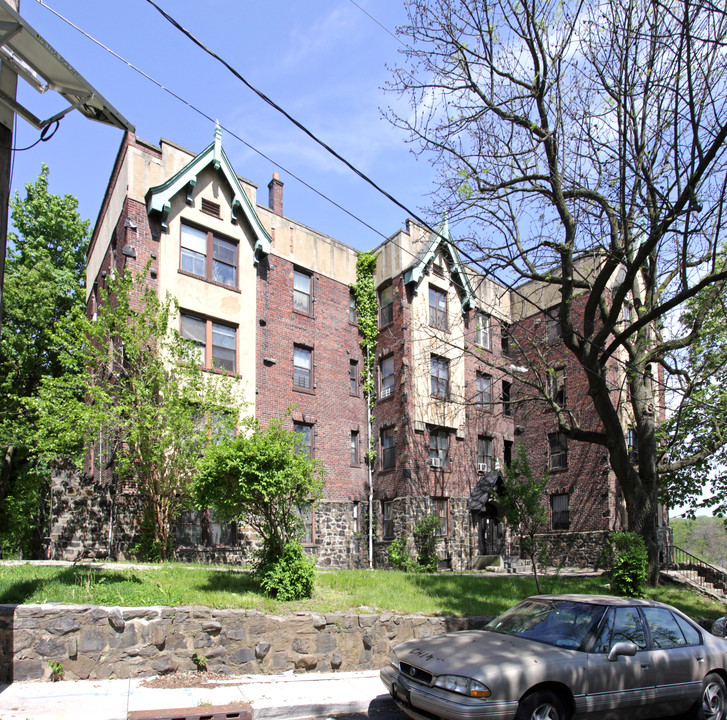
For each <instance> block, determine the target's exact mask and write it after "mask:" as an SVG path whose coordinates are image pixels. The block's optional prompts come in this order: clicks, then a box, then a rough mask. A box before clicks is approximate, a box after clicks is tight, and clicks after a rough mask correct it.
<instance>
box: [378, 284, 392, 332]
mask: <svg viewBox="0 0 727 720" xmlns="http://www.w3.org/2000/svg"><path fill="white" fill-rule="evenodd" d="M379 307H380V308H381V309H380V310H379V327H384V325H388V324H389V323H392V322H393V321H394V290H393V288H392V286H391V285H387V286H386V287H385V288H382V289H381V290H379Z"/></svg>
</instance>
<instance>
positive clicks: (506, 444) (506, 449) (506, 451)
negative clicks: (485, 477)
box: [502, 440, 512, 468]
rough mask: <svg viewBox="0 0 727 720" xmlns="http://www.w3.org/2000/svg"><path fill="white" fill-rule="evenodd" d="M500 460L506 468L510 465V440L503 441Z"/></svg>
mask: <svg viewBox="0 0 727 720" xmlns="http://www.w3.org/2000/svg"><path fill="white" fill-rule="evenodd" d="M502 460H503V462H504V463H505V467H506V468H509V467H510V465H512V440H504V441H503V446H502Z"/></svg>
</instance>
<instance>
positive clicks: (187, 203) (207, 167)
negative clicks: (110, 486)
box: [54, 129, 627, 569]
mask: <svg viewBox="0 0 727 720" xmlns="http://www.w3.org/2000/svg"><path fill="white" fill-rule="evenodd" d="M268 190H269V195H268V204H267V205H264V204H260V203H258V202H257V198H256V195H257V186H256V185H255V184H254V183H252V182H251V181H249V180H245V179H244V178H242V177H240V176H238V175H237V174H236V172H235V171H234V170H233V168H232V166H231V165H230V162H229V159H228V158H227V155H226V154H225V152H224V150H223V148H222V144H221V137H220V132H219V129H218V130H217V131H216V133H215V138H214V141H213V142H212V143H211V144H210V145H209V146H208V147H207V148H206V149H205V150H203V151H202V152H201V153H199V154H197V155H195V154H194V153H192V152H189V151H187V150H185V149H183V148H180V147H178V146H177V145H174V144H173V143H171V142H169V141H166V140H162V141H161V142H160V144H159V145H153V144H149V143H147V142H144V141H143V140H140V139H139V138H137V137H135V136H134V135H133V134H130V133H129V134H127V135H126V137H125V138H124V140H123V142H122V144H121V148H120V150H119V153H118V156H117V158H116V162H115V164H114V168H113V172H112V175H111V179H110V182H109V186H108V188H107V191H106V195H105V198H104V201H103V204H102V207H101V210H100V214H99V218H98V222H97V224H96V229H95V231H94V235H93V238H92V242H91V247H90V249H89V254H88V265H87V300H88V307H89V312H94V311H95V309H96V303H97V301H98V288H99V286H101V285H102V284H103V283H104V279H105V277H106V276H107V274H108V273H109V272H110V271H111V269H113V268H115V269H116V270H117V271H121V270H123V269H124V268H130V269H132V270H133V271H134V272H137V271H139V270H142V269H144V268H145V267H147V263H149V262H150V265H149V269H148V273H149V277H148V281H149V282H150V283H151V284H152V285H153V286H154V287H156V288H157V290H158V292H159V293H160V294H163V293H166V292H169V293H171V295H173V296H174V297H176V298H177V299H178V301H179V304H180V308H181V311H180V315H179V318H178V322H179V329H180V331H181V333H182V335H183V336H186V337H188V338H191V339H193V340H196V341H197V342H198V343H200V345H201V346H202V347H203V348H204V358H205V364H206V365H207V366H210V367H211V366H212V364H215V365H216V366H218V367H219V366H222V367H224V368H227V369H228V370H230V371H233V372H236V373H238V374H239V375H240V378H241V380H240V383H239V398H238V399H239V401H243V402H245V403H246V404H247V412H249V413H254V414H255V415H256V416H257V417H258V418H260V419H261V420H262V421H263V422H264V421H266V420H268V419H269V418H271V417H273V416H276V415H281V414H283V413H285V411H286V409H287V408H289V407H291V406H294V410H293V413H292V415H291V417H290V418H289V422H290V424H291V427H293V428H294V429H295V430H296V431H298V432H300V433H302V434H303V436H304V437H305V439H306V443H308V444H309V446H310V448H311V452H312V453H313V454H314V455H315V457H316V458H318V459H320V460H321V461H322V462H323V463H324V464H325V466H326V468H327V471H328V480H327V485H326V490H325V497H324V499H323V500H322V501H321V502H320V503H319V504H318V505H317V506H316V507H315V508H310V509H305V510H304V513H305V520H306V536H305V538H304V542H305V544H306V546H307V547H308V549H309V551H310V552H311V553H312V555H313V556H314V557H315V558H316V560H317V562H318V564H319V565H321V566H326V565H328V566H335V567H365V566H368V562H369V541H368V526H367V523H366V518H367V516H368V513H367V509H368V502H369V493H370V491H371V494H372V497H373V503H372V508H373V520H374V523H373V524H374V538H373V555H374V562H375V564H377V565H382V564H385V563H386V548H387V546H388V544H389V542H390V541H391V540H392V539H394V538H395V537H398V536H402V535H403V536H410V535H411V531H412V529H413V526H414V524H415V523H416V521H417V519H418V518H420V517H421V516H422V515H423V514H425V513H435V514H436V515H438V516H439V517H440V518H441V520H442V533H441V538H440V541H439V548H438V551H439V556H440V558H441V561H442V565H443V566H446V567H451V568H453V569H468V568H472V567H475V566H477V565H478V564H482V563H483V562H488V560H485V558H490V559H491V558H498V557H503V556H508V555H511V554H513V553H515V554H516V553H517V547H516V540H517V538H516V537H515V536H514V535H513V533H512V532H511V531H509V530H508V528H507V527H506V524H505V522H504V520H505V519H504V518H503V517H502V516H501V512H500V510H499V508H498V505H497V501H496V496H495V494H494V493H493V484H494V482H495V480H496V477H497V475H496V473H494V472H492V471H496V470H497V469H499V468H501V467H502V466H503V465H506V464H508V463H509V460H510V458H511V457H512V456H513V453H514V452H515V448H516V445H517V444H518V443H519V442H520V441H522V442H524V443H525V445H526V447H527V450H528V453H529V457H530V459H531V464H532V465H533V468H534V470H535V471H536V472H542V471H544V470H545V469H546V468H550V469H551V478H550V481H549V485H548V488H547V494H548V502H549V504H550V508H551V520H550V526H549V527H548V528H544V529H543V530H544V535H545V536H547V537H548V538H549V539H550V541H551V542H552V544H553V548H554V551H555V552H557V553H558V554H559V556H560V557H561V558H566V557H567V560H568V561H569V562H573V563H582V564H587V563H591V562H594V560H595V558H596V557H597V555H598V552H599V551H600V547H601V545H602V542H603V538H604V535H605V533H607V532H609V531H612V530H614V529H619V528H620V527H621V523H622V518H623V502H622V499H621V498H620V496H619V493H618V490H617V484H616V481H615V478H614V476H613V473H612V471H611V470H610V468H609V467H608V463H607V460H606V459H605V458H604V453H603V451H602V450H601V449H600V448H597V447H591V446H586V445H579V444H574V443H571V444H570V445H568V443H567V441H566V440H565V438H562V437H561V436H559V435H558V433H557V432H556V430H555V420H554V418H553V416H552V412H550V411H549V410H548V409H547V408H545V407H544V406H543V405H542V404H540V405H538V404H537V403H521V402H519V400H518V399H519V398H520V399H522V398H523V397H524V395H523V390H522V388H521V387H520V385H519V380H518V372H519V371H520V370H521V368H519V364H521V359H522V358H519V356H518V352H522V351H523V350H524V348H525V347H526V346H527V343H525V342H522V341H519V340H518V338H528V339H529V340H532V338H534V337H537V338H540V339H542V343H541V344H542V345H543V347H545V348H546V349H547V352H548V353H550V354H551V356H552V357H551V358H550V360H549V361H548V363H549V370H550V371H551V372H548V373H547V378H549V379H548V382H552V383H553V387H554V389H555V390H558V389H559V388H560V389H561V390H562V392H563V393H567V397H568V403H569V407H572V408H573V410H574V411H575V412H578V413H580V414H583V415H584V417H585V416H592V410H590V408H589V406H588V399H587V397H586V396H585V395H584V392H583V388H584V383H583V382H582V378H581V376H580V373H581V371H580V369H579V368H577V367H574V366H572V364H570V363H569V359H568V357H567V356H566V353H565V352H564V351H563V348H562V347H561V346H560V345H559V343H558V338H557V337H553V336H552V333H553V332H554V331H553V329H552V327H551V325H550V323H549V322H548V319H547V315H546V316H544V315H543V312H542V310H541V309H540V308H543V307H547V298H546V299H543V298H541V297H539V296H538V293H541V292H542V288H527V287H525V288H521V289H520V292H519V293H518V294H517V296H515V295H513V294H512V293H511V292H510V291H509V290H508V289H506V288H504V287H502V286H500V285H498V284H497V283H495V282H493V281H492V280H491V279H489V278H486V277H484V276H483V275H481V274H478V273H476V272H474V271H473V270H472V269H471V268H469V267H468V266H465V265H464V264H463V263H462V261H461V259H460V257H459V254H458V252H457V249H456V246H455V245H454V243H453V242H452V241H451V237H450V236H449V231H448V228H447V224H446V221H445V223H444V224H443V226H442V228H441V229H440V232H439V234H432V233H430V232H429V231H427V230H425V229H424V228H422V227H420V226H419V225H417V224H416V223H414V222H411V221H409V222H407V226H406V228H405V229H402V230H400V231H398V232H397V233H395V234H394V235H393V236H391V237H390V238H389V239H388V240H386V241H385V242H384V243H383V244H382V245H380V246H379V247H378V248H376V252H377V254H378V261H377V268H376V275H375V283H376V287H377V292H378V296H379V306H380V312H379V326H380V334H379V340H378V348H377V356H376V363H377V400H376V405H375V408H374V412H373V427H372V436H373V438H374V440H375V445H376V447H377V459H376V466H375V467H374V468H372V487H371V488H370V487H369V479H368V478H369V473H368V468H367V465H366V462H365V459H364V450H365V448H366V446H367V442H368V433H369V426H368V421H367V408H366V402H365V399H364V397H363V393H362V386H361V377H360V373H361V369H362V367H363V357H362V352H361V348H360V346H359V333H358V327H357V325H356V314H355V304H354V302H353V296H352V293H351V290H350V287H351V285H352V284H353V283H354V282H355V281H356V276H355V272H356V259H357V251H356V250H354V249H353V248H351V247H349V246H347V245H345V244H343V243H341V242H339V241H337V240H335V239H333V238H330V237H327V236H325V235H322V234H320V233H318V232H316V231H315V230H312V229H311V228H308V227H306V226H304V225H302V224H300V223H297V222H295V221H294V220H291V219H289V218H287V217H286V216H284V215H283V183H282V182H281V181H280V180H279V179H278V177H277V175H274V176H273V179H272V180H271V182H270V184H269V185H268ZM536 296H537V297H536ZM527 297H531V298H532V304H531V303H529V302H528V301H527V300H526V299H524V298H527ZM544 303H546V304H544ZM515 346H517V350H516V348H515ZM614 388H615V389H614V392H618V378H615V379H614ZM625 422H627V421H626V420H625ZM95 472H96V477H95V478H94V477H90V478H89V477H88V476H85V479H84V477H80V479H79V480H78V482H80V483H84V482H86V483H93V482H97V481H98V480H99V477H98V474H99V472H100V470H99V469H98V468H96V469H95ZM64 482H66V484H67V483H68V481H67V479H66V480H64ZM59 488H60V486H59ZM59 492H60V490H59ZM132 495H133V493H131V494H130V493H124V492H121V491H118V492H116V494H115V495H113V497H112V496H109V498H110V499H109V502H110V503H112V504H115V505H116V506H117V507H116V509H115V511H114V508H110V509H109V511H108V512H107V513H105V514H104V513H101V514H100V515H99V519H98V523H97V524H96V525H94V527H95V531H94V534H95V540H92V539H91V538H86V540H84V539H82V538H81V539H80V544H81V545H84V544H92V543H94V542H95V544H98V543H99V539H98V538H99V537H106V536H108V537H113V538H114V540H113V541H111V543H110V544H111V545H112V548H110V549H109V550H110V553H111V554H113V555H118V554H124V553H126V552H128V547H129V546H130V545H131V544H132V541H133V537H134V532H135V531H136V526H135V525H134V523H132V522H129V523H126V525H125V527H124V528H123V531H122V529H120V528H118V527H117V528H116V529H114V528H111V527H107V524H108V522H110V520H109V521H108V522H107V521H106V520H104V518H105V517H106V515H108V516H109V517H113V516H114V512H115V516H116V517H120V516H121V515H123V505H124V504H127V505H129V506H131V505H133V503H134V500H133V497H132ZM84 508H85V510H84V511H85V512H88V508H87V507H86V506H84ZM105 523H106V524H105ZM62 525H63V523H62V522H60V521H59V523H57V527H56V529H55V530H54V532H55V535H56V537H57V538H60V537H61V536H62V534H63V533H62V527H61V526H62ZM78 525H79V524H77V525H76V526H78ZM85 525H86V526H87V527H88V526H89V524H88V523H86V524H85ZM243 537H244V529H242V528H239V529H238V528H234V527H233V528H231V527H228V526H224V525H221V524H218V523H216V522H215V521H214V518H210V517H209V515H208V514H204V513H202V514H200V513H190V514H188V515H186V516H185V517H183V518H180V523H179V527H178V532H177V540H178V543H179V548H178V554H179V555H180V556H182V557H200V558H204V557H206V558H218V559H226V560H230V559H235V558H236V559H244V557H245V553H246V552H247V550H246V548H248V547H249V546H248V545H247V544H246V543H245V542H244V540H243ZM78 543H79V538H76V539H75V545H78ZM64 545H65V546H66V550H64V547H63V546H64ZM72 546H74V543H73V542H70V543H69V538H68V536H67V534H66V539H65V540H64V541H63V542H60V543H58V548H57V553H58V555H59V556H61V555H63V554H64V552H65V553H66V554H68V550H67V549H68V547H72Z"/></svg>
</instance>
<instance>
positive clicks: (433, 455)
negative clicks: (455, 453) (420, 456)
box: [429, 430, 449, 468]
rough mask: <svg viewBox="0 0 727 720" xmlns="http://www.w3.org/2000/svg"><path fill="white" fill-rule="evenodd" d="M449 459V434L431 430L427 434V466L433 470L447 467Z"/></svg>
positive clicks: (443, 431)
mask: <svg viewBox="0 0 727 720" xmlns="http://www.w3.org/2000/svg"><path fill="white" fill-rule="evenodd" d="M448 458H449V432H447V430H432V431H431V432H430V433H429V464H430V465H431V466H432V467H435V468H443V467H447V460H448Z"/></svg>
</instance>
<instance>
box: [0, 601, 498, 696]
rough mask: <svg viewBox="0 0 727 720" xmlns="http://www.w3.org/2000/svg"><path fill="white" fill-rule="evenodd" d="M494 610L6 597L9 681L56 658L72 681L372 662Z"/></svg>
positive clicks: (373, 665) (360, 666) (3, 648)
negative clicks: (312, 608) (108, 603)
mask: <svg viewBox="0 0 727 720" xmlns="http://www.w3.org/2000/svg"><path fill="white" fill-rule="evenodd" d="M488 620H489V618H485V617H471V618H458V617H421V616H412V615H394V614H392V613H383V614H381V615H345V614H340V613H330V614H325V615H322V614H314V613H297V614H295V615H287V616H268V615H263V614H262V613H260V612H257V611H255V610H213V609H210V608H207V607H178V608H171V607H139V608H121V607H116V608H111V607H98V606H91V605H0V682H12V681H20V680H47V679H49V678H50V675H51V670H50V667H49V665H48V663H49V661H57V662H60V663H62V664H63V672H64V677H65V678H66V679H68V680H75V679H97V678H108V677H111V676H113V677H116V678H127V677H140V676H147V675H161V674H167V673H173V672H184V671H189V670H194V669H196V665H195V663H194V661H193V660H192V656H193V655H194V654H195V653H197V654H198V655H199V656H204V657H205V658H207V667H208V669H209V670H211V671H215V672H223V673H229V674H257V673H280V672H285V671H298V672H303V671H311V670H314V671H321V672H327V671H331V670H344V671H348V670H372V669H377V668H380V667H383V666H384V665H385V664H386V663H387V662H388V659H389V650H390V648H391V646H392V645H395V644H396V643H399V642H402V641H404V640H410V639H412V638H418V637H427V636H429V635H436V634H439V633H443V632H448V631H450V630H466V629H473V628H482V627H483V626H484V625H485V624H486V622H487V621H488Z"/></svg>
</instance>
